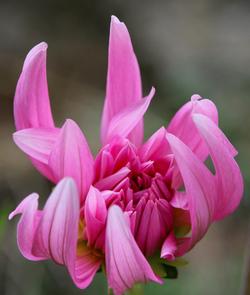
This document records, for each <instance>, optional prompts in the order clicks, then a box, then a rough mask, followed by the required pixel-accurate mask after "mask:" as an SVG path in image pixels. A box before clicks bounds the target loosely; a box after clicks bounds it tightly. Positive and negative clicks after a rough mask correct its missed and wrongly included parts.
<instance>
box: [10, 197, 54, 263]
mask: <svg viewBox="0 0 250 295" xmlns="http://www.w3.org/2000/svg"><path fill="white" fill-rule="evenodd" d="M38 198H39V196H38V195H37V194H35V193H33V194H31V195H29V196H28V197H26V198H25V199H24V200H23V201H22V202H21V203H20V204H19V205H18V206H17V208H16V209H15V210H14V211H13V212H11V213H10V215H9V219H12V218H13V217H14V216H16V215H17V214H22V216H21V218H20V221H19V223H18V226H17V243H18V247H19V250H20V252H21V253H22V255H23V256H24V257H25V258H27V259H29V260H35V261H36V260H42V259H47V258H48V257H47V256H46V255H40V256H36V255H34V254H33V253H32V247H33V241H34V234H35V231H36V228H37V224H38V222H39V220H40V217H41V214H40V212H39V211H38V210H37V208H38Z"/></svg>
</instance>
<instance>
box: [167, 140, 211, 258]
mask: <svg viewBox="0 0 250 295" xmlns="http://www.w3.org/2000/svg"><path fill="white" fill-rule="evenodd" d="M167 139H168V142H169V144H170V146H171V149H172V152H173V154H174V157H175V160H176V162H177V165H178V168H179V170H180V173H181V176H182V178H183V182H184V186H185V190H186V194H187V196H189V200H188V207H189V211H190V219H191V227H192V236H191V237H190V238H188V239H186V242H185V243H183V244H182V245H181V247H180V248H179V249H178V256H181V255H183V254H184V253H185V252H187V251H188V250H190V249H191V248H192V247H193V246H194V245H195V244H196V243H197V242H198V241H199V240H200V239H201V238H202V237H203V236H204V234H205V233H206V231H207V229H208V227H209V225H210V224H211V222H212V220H213V215H214V210H215V202H216V190H215V182H214V178H213V175H212V174H211V173H210V171H209V170H208V169H207V167H206V166H205V165H204V164H203V163H202V162H201V160H199V159H198V157H197V156H196V155H195V154H194V153H193V152H192V151H191V150H190V149H189V148H188V147H187V146H186V145H185V144H184V143H183V142H182V141H181V140H180V139H178V138H177V137H175V136H174V135H172V134H167Z"/></svg>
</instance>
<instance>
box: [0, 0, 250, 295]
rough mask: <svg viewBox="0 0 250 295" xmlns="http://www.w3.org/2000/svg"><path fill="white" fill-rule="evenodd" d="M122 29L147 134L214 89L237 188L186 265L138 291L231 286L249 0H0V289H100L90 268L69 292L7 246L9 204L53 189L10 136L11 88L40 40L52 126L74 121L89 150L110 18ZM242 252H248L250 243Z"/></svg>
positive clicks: (239, 269) (238, 254)
mask: <svg viewBox="0 0 250 295" xmlns="http://www.w3.org/2000/svg"><path fill="white" fill-rule="evenodd" d="M112 14H115V15H116V16H118V17H119V18H120V19H121V20H123V21H124V22H125V23H126V24H127V26H128V29H129V31H130V33H131V37H132V40H133V44H134V48H135V52H136V53H137V56H138V59H139V63H140V66H141V72H142V77H143V85H144V91H145V93H147V92H148V91H149V89H150V87H151V85H154V86H155V87H156V90H157V93H156V96H155V99H154V100H153V102H152V105H151V107H150V109H149V111H148V113H147V115H146V118H145V121H146V124H145V130H146V136H148V135H150V134H151V133H152V132H153V131H155V130H156V129H157V128H159V127H160V126H162V125H166V124H167V122H168V121H169V119H170V118H171V117H172V116H173V114H174V113H175V112H176V110H177V109H178V108H179V107H180V106H181V105H182V104H184V103H185V102H186V101H188V100H189V98H190V96H191V95H192V94H193V93H199V94H201V95H202V96H204V97H207V98H211V99H212V100H213V101H214V102H215V103H216V105H217V106H218V110H219V113H220V126H221V128H222V129H223V130H224V131H225V133H226V134H227V135H228V136H229V138H230V139H231V141H232V142H233V143H234V145H235V146H236V147H237V149H238V150H239V155H238V157H237V160H238V162H239V164H240V166H241V168H242V172H243V174H244V178H245V196H244V199H243V201H242V203H241V206H240V208H239V209H238V211H237V212H236V213H235V214H233V215H232V216H230V217H229V218H227V219H226V220H224V221H222V222H220V223H217V224H214V225H213V226H212V227H211V229H210V230H209V232H208V234H207V236H206V237H205V238H204V239H203V240H202V241H201V242H200V243H199V244H198V245H197V246H196V247H195V248H194V249H193V250H192V251H191V252H190V253H189V254H188V255H187V256H186V258H187V259H188V260H189V265H188V266H186V267H183V268H181V269H180V270H179V278H178V279H177V280H168V281H166V283H165V285H164V287H162V286H157V285H154V284H152V285H151V284H149V285H148V286H147V287H146V288H145V292H146V294H155V295H157V294H169V295H170V294H178V295H182V294H185V295H189V294H190V295H191V294H192V295H196V294H197V295H198V294H203V295H210V294H214V295H220V294H231V295H235V294H240V292H241V288H242V284H243V281H244V269H245V266H246V249H247V240H248V236H249V222H250V219H249V218H250V210H249V209H250V202H249V197H248V195H249V183H250V169H249V166H250V165H249V164H250V140H249V127H250V111H249V109H250V2H249V1H240V0H238V1H232V0H225V1H219V0H199V1H198V0H197V1H195V0H191V1H179V0H173V1H168V0H165V1H160V0H154V1H128V0H127V1H122V0H116V1H104V0H103V1H97V0H92V1H85V0H81V1H77V0H76V1H66V0H60V1H49V0H43V1H34V0H33V1H25V0H23V1H19V0H16V1H13V0H8V1H7V0H6V1H4V0H0V294H1V295H47V294H55V295H56V294H60V295H66V294H71V295H77V294H105V293H106V288H107V286H106V283H105V280H104V278H103V276H102V274H98V275H97V277H96V279H95V281H94V284H92V285H91V286H90V287H89V288H88V289H87V290H78V289H77V288H76V287H75V286H74V285H73V283H72V282H71V280H70V279H69V277H68V275H67V273H66V271H65V269H64V268H63V267H60V266H57V265H54V264H53V263H52V262H42V263H34V262H29V261H27V260H25V259H24V258H23V257H21V255H20V254H19V252H18V250H17V246H16V240H15V233H16V223H17V219H16V220H14V221H12V222H8V221H7V215H8V213H9V212H10V211H11V210H12V209H13V208H14V207H15V206H16V205H17V204H18V203H19V202H20V200H21V199H22V198H23V197H25V196H26V195H27V194H29V193H31V192H33V191H36V192H38V193H39V194H40V196H41V200H42V202H43V201H44V200H45V198H46V197H47V196H48V194H49V191H50V189H51V185H50V183H48V182H47V181H46V180H45V179H44V178H43V177H42V176H41V175H39V173H38V172H37V171H36V170H35V169H34V168H33V167H32V165H31V164H30V162H29V161H28V160H27V158H26V157H25V155H24V154H23V153H22V152H20V151H19V150H18V148H17V147H16V146H15V145H14V143H13V141H12V133H13V132H14V124H13V115H12V105H13V96H14V91H15V85H16V82H17V79H18V76H19V73H20V71H21V67H22V63H23V60H24V58H25V56H26V54H27V52H28V50H29V49H30V48H31V47H33V46H34V45H35V44H37V43H39V42H40V41H47V42H48V44H49V49H48V65H47V69H48V81H49V91H50V97H51V103H52V107H53V113H54V116H55V119H56V122H57V124H58V126H60V125H61V124H62V123H63V122H64V120H65V118H73V119H74V120H76V121H77V122H78V124H79V125H80V126H81V127H82V129H83V130H84V132H85V135H86V137H87V138H88V140H89V142H90V144H91V147H92V149H93V151H95V152H96V151H97V149H98V147H99V124H100V116H101V110H102V105H103V100H104V96H105V83H106V68H107V46H108V33H109V22H110V15H112ZM249 251H250V249H249Z"/></svg>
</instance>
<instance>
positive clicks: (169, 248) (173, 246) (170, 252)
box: [161, 232, 177, 261]
mask: <svg viewBox="0 0 250 295" xmlns="http://www.w3.org/2000/svg"><path fill="white" fill-rule="evenodd" d="M176 250H177V242H176V238H175V235H174V233H173V232H170V234H169V235H168V236H167V238H166V239H165V241H164V243H163V245H162V248H161V258H165V259H166V260H170V261H172V260H174V259H175V252H176Z"/></svg>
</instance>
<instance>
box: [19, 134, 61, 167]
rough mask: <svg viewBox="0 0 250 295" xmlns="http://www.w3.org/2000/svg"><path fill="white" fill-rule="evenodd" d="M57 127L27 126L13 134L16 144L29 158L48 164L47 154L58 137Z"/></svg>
mask: <svg viewBox="0 0 250 295" xmlns="http://www.w3.org/2000/svg"><path fill="white" fill-rule="evenodd" d="M58 135H59V129H56V128H54V129H47V128H46V129H45V128H43V129H42V128H29V129H22V130H20V131H17V132H15V133H14V134H13V139H14V142H15V143H16V145H17V146H18V147H19V148H20V149H21V150H22V151H23V152H24V153H25V154H27V155H28V156H30V157H31V158H33V159H35V160H37V161H40V162H41V163H44V164H48V161H49V155H50V153H51V150H52V149H53V146H54V144H55V142H56V140H57V138H58Z"/></svg>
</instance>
